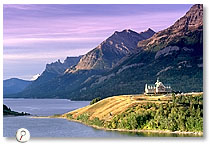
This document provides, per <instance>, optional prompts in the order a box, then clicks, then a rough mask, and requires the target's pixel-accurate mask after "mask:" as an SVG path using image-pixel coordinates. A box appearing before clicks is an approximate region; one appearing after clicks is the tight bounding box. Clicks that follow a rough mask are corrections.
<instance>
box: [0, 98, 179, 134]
mask: <svg viewBox="0 0 210 145" xmlns="http://www.w3.org/2000/svg"><path fill="white" fill-rule="evenodd" d="M4 104H5V105H7V106H8V107H10V108H11V109H12V110H14V111H18V112H28V113H30V114H32V115H38V116H48V115H54V114H63V113H66V112H69V111H71V110H75V109H77V108H81V107H84V106H86V105H88V104H89V101H69V100H66V99H4ZM19 128H26V129H28V130H29V131H30V134H31V137H92V138H102V137H106V138H110V137H115V138H118V137H141V136H177V135H168V134H151V133H150V134H143V133H128V132H117V131H104V130H98V129H94V128H92V127H89V126H86V125H83V124H81V123H77V122H72V121H68V120H66V119H56V118H51V119H50V118H49V119H48V118H43V119H37V118H31V117H30V116H16V117H14V116H12V117H4V118H3V135H4V137H15V134H16V131H17V130H18V129H19Z"/></svg>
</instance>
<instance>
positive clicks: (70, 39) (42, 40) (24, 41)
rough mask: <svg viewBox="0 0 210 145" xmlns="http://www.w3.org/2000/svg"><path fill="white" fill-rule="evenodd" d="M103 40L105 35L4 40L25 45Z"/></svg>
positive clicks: (6, 44)
mask: <svg viewBox="0 0 210 145" xmlns="http://www.w3.org/2000/svg"><path fill="white" fill-rule="evenodd" d="M99 40H103V37H63V38H60V37H59V38H52V37H48V38H47V37H43V38H42V37H39V38H5V39H4V40H3V44H4V46H5V47H6V46H21V45H22V46H23V45H24V44H34V43H50V42H53V43H55V42H57V43H62V42H82V43H84V42H95V41H99Z"/></svg>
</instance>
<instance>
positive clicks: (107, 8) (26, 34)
mask: <svg viewBox="0 0 210 145" xmlns="http://www.w3.org/2000/svg"><path fill="white" fill-rule="evenodd" d="M191 6H192V5H189V4H187V5H174V4H172V5H160V4H159V5H57V4H56V5H47V4H42V5H29V4H28V5H23V4H19V5H16V4H15V5H11V4H10V5H8V4H4V6H3V8H4V21H3V23H4V24H3V26H4V40H3V42H4V62H3V63H4V79H8V78H12V77H18V78H22V79H31V78H32V76H33V75H35V74H37V73H41V72H42V71H43V70H44V69H45V65H46V63H51V62H53V61H56V60H57V59H61V60H64V59H65V58H66V57H67V56H78V55H82V54H85V53H87V52H88V51H90V50H92V49H93V48H95V47H96V46H97V45H98V44H100V43H101V42H102V41H103V40H105V39H106V38H107V37H109V36H110V35H112V33H114V31H121V30H123V29H132V30H134V31H136V32H141V31H144V30H146V29H148V28H152V29H153V30H154V31H156V32H157V31H160V30H162V29H165V28H167V27H168V26H170V25H172V24H173V23H174V22H175V21H176V20H177V19H179V18H180V17H182V16H183V15H184V14H185V13H186V12H187V11H188V10H189V9H190V7H191Z"/></svg>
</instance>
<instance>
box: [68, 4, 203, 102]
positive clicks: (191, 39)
mask: <svg viewBox="0 0 210 145" xmlns="http://www.w3.org/2000/svg"><path fill="white" fill-rule="evenodd" d="M202 20H203V6H202V5H193V6H192V8H191V9H190V10H189V11H188V12H187V13H186V15H184V16H183V17H182V18H180V19H179V20H177V21H176V22H175V23H174V24H173V25H172V26H170V27H169V28H167V29H164V30H162V31H160V32H157V33H156V34H154V35H153V36H152V37H150V38H149V39H146V40H143V41H139V42H138V47H137V51H136V52H134V53H132V54H131V55H129V56H127V57H126V58H124V59H123V61H121V63H120V64H118V65H117V66H116V67H115V68H113V69H112V70H111V71H109V72H108V73H106V74H104V75H103V76H95V77H92V78H90V79H89V80H88V81H85V83H84V84H83V88H81V89H80V90H79V91H78V92H74V93H72V94H73V96H74V97H75V98H74V99H77V98H78V97H79V98H88V99H91V97H92V98H94V97H101V98H104V97H107V96H113V95H121V94H138V93H143V92H144V85H145V84H146V83H155V81H156V79H157V77H159V78H160V80H161V81H162V82H163V83H169V84H171V86H172V88H173V90H175V91H182V92H191V91H203V21H202Z"/></svg>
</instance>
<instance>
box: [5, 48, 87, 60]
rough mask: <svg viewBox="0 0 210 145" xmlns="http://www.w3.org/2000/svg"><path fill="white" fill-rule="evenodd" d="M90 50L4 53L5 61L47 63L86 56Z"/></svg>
mask: <svg viewBox="0 0 210 145" xmlns="http://www.w3.org/2000/svg"><path fill="white" fill-rule="evenodd" d="M88 51H89V49H85V48H81V49H79V48H78V49H72V50H63V51H56V50H54V51H50V52H47V51H43V52H36V51H34V52H33V53H31V52H28V53H27V52H22V53H21V52H19V53H17V52H16V53H4V55H3V58H4V61H5V62H7V61H11V62H12V61H23V60H25V61H46V60H57V59H58V58H63V59H64V58H66V57H67V56H78V55H82V54H85V53H87V52H88Z"/></svg>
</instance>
